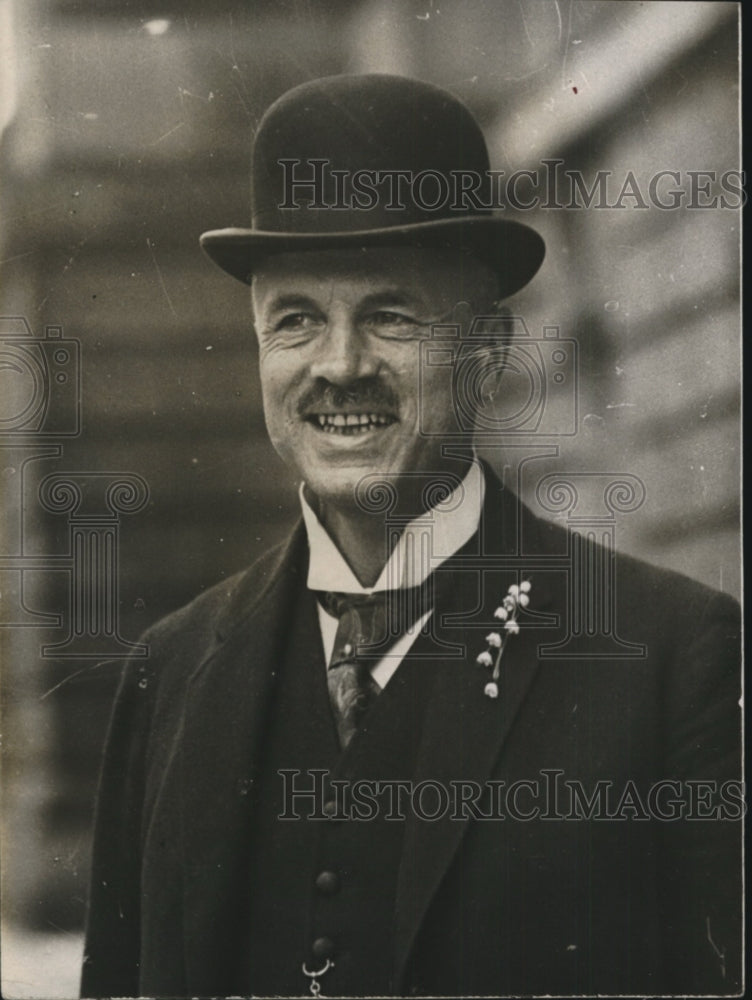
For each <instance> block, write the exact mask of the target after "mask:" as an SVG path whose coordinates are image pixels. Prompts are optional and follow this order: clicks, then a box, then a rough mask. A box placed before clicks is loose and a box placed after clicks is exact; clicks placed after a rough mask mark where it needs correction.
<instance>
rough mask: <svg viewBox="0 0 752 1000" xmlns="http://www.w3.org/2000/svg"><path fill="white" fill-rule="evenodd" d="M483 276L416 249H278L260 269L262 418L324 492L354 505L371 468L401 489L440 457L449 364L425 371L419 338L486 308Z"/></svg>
mask: <svg viewBox="0 0 752 1000" xmlns="http://www.w3.org/2000/svg"><path fill="white" fill-rule="evenodd" d="M490 287H491V278H490V275H489V274H488V272H487V269H486V268H485V267H484V266H482V265H480V264H476V263H475V262H473V263H472V264H469V265H467V264H466V265H465V266H464V267H463V268H462V269H461V270H458V268H457V265H456V263H455V264H454V265H452V264H451V263H450V262H449V261H448V260H447V259H445V258H444V257H442V256H441V255H440V254H438V253H436V252H434V251H430V250H421V249H413V248H399V249H394V248H371V249H368V250H359V249H355V250H350V251H346V252H343V251H336V252H332V251H323V252H318V251H317V252H311V251H308V252H304V253H297V254H281V255H278V256H275V257H272V258H270V259H269V260H268V261H267V262H266V263H265V264H264V266H263V268H262V269H261V270H259V271H258V272H257V273H256V275H255V276H254V281H253V311H254V320H255V326H256V332H257V335H258V339H259V348H260V371H261V386H262V392H263V399H264V413H265V417H266V425H267V428H268V431H269V435H270V437H271V440H272V443H273V444H274V447H275V448H276V450H277V451H278V453H279V454H280V456H281V457H282V459H283V460H284V461H285V462H286V463H287V464H288V465H289V466H290V467H291V468H293V469H294V470H295V471H296V472H297V474H298V475H299V476H300V477H301V479H303V480H304V481H305V483H306V485H307V488H308V489H309V490H310V491H312V493H313V494H314V495H315V497H317V498H318V500H319V502H320V503H322V504H324V505H326V504H332V505H335V506H341V507H352V505H353V504H354V502H355V500H354V497H355V489H356V487H357V485H358V483H359V482H360V481H361V480H362V479H363V477H364V476H367V475H370V474H373V473H376V474H384V475H389V477H390V481H392V482H395V480H394V479H393V478H391V477H395V476H396V477H398V479H397V482H396V483H395V485H397V486H398V488H399V485H400V481H399V479H400V477H401V479H402V485H404V486H406V487H407V486H408V483H409V479H410V477H408V476H407V474H408V473H431V472H440V471H441V470H442V469H443V468H446V466H447V459H446V458H445V457H444V456H443V455H442V448H441V445H442V441H443V440H446V438H447V436H448V435H450V434H451V435H454V440H456V435H457V433H458V428H457V425H456V422H455V418H454V411H453V408H452V405H451V374H452V373H451V367H450V366H438V365H432V366H429V365H425V364H424V365H423V369H422V371H421V356H422V355H421V342H422V341H423V340H425V339H426V338H427V337H430V336H431V327H432V324H434V323H439V322H441V323H449V322H459V321H460V314H461V313H463V311H464V313H467V312H469V311H471V310H472V307H475V309H476V311H481V310H482V307H483V304H484V303H482V302H481V300H482V299H483V298H484V297H485V298H486V299H487V300H489V301H486V302H485V306H486V308H487V307H488V305H489V304H490V298H491V297H492V295H491V293H490ZM461 303H464V304H465V305H464V306H462V305H459V304H461ZM468 303H469V304H470V305H469V306H468ZM458 306H459V308H458ZM469 439H470V435H467V440H468V441H469ZM453 467H454V468H456V463H453ZM423 482H424V483H425V480H423Z"/></svg>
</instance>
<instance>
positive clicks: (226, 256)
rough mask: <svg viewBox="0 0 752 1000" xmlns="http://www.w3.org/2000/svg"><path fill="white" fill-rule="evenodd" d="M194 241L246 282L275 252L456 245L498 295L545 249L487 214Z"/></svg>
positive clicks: (226, 233)
mask: <svg viewBox="0 0 752 1000" xmlns="http://www.w3.org/2000/svg"><path fill="white" fill-rule="evenodd" d="M200 243H201V246H202V248H203V249H204V251H205V252H206V253H207V254H208V256H209V257H210V258H211V259H212V260H213V261H214V263H215V264H217V265H218V266H219V267H221V268H222V270H223V271H226V272H227V273H228V274H230V275H232V277H233V278H237V279H238V280H239V281H243V282H245V283H246V284H250V283H251V280H252V278H253V274H254V271H255V270H256V268H257V267H258V266H259V264H260V263H261V262H262V261H263V260H265V259H267V258H268V257H270V256H272V255H275V254H281V253H299V252H301V251H305V250H333V249H339V248H341V249H345V248H347V247H353V248H361V247H389V246H402V247H404V246H409V247H425V248H443V249H449V250H458V251H462V252H467V253H471V254H473V255H474V256H476V257H478V258H479V259H480V260H482V261H484V262H485V263H486V264H488V265H489V266H490V267H491V268H492V269H493V270H494V271H495V273H496V274H497V275H498V279H499V293H498V294H499V298H506V297H507V296H509V295H513V294H514V293H515V292H517V291H519V290H520V289H521V288H522V287H523V286H524V285H526V284H527V283H528V281H530V279H531V278H532V277H533V275H534V274H535V273H536V272H537V270H538V268H539V267H540V266H541V263H542V262H543V258H544V256H545V252H546V248H545V243H544V242H543V239H542V238H541V237H540V236H539V235H538V233H537V232H536V231H535V230H534V229H531V228H530V227H529V226H526V225H524V224H523V223H521V222H515V221H513V220H511V219H501V218H498V217H493V216H482V217H475V218H468V217H467V216H465V217H463V218H461V219H437V220H435V221H431V222H420V223H414V224H412V225H406V226H390V227H387V228H383V229H363V230H356V231H352V232H335V233H326V232H324V233H280V232H265V231H262V230H258V229H235V228H233V229H213V230H210V231H209V232H207V233H204V234H203V235H202V236H201V238H200Z"/></svg>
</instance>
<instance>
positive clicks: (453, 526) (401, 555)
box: [300, 461, 486, 594]
mask: <svg viewBox="0 0 752 1000" xmlns="http://www.w3.org/2000/svg"><path fill="white" fill-rule="evenodd" d="M485 492H486V483H485V479H484V477H483V471H482V469H481V467H480V464H479V463H478V462H477V461H474V462H473V463H472V464H471V465H470V469H469V471H468V473H467V475H466V476H465V478H464V479H463V480H462V482H461V483H460V484H459V486H457V488H456V489H455V490H454V491H453V492H452V493H451V494H450V496H449V497H447V499H446V500H444V501H443V502H442V503H439V504H437V505H436V506H435V507H432V508H431V509H430V510H428V511H426V512H425V513H424V514H421V515H420V516H419V517H416V518H414V519H413V520H412V521H410V522H409V523H408V524H407V526H406V527H405V529H404V531H403V532H402V534H401V536H400V538H399V541H398V542H397V544H396V545H395V547H394V549H393V550H392V554H391V556H390V557H389V559H388V561H387V563H386V565H385V566H384V568H383V570H382V571H381V575H380V576H379V578H378V580H377V581H376V583H375V584H374V586H373V587H363V586H362V585H361V584H360V583H359V582H358V579H357V577H356V576H355V574H354V573H353V571H352V570H351V569H350V567H349V566H348V564H347V562H346V561H345V559H344V557H343V556H342V554H341V553H340V551H339V549H338V548H337V546H336V545H335V543H334V542H333V541H332V539H331V537H330V536H329V534H328V532H327V531H326V528H324V526H323V525H322V524H321V522H320V521H319V519H318V517H317V516H316V514H315V513H314V511H313V509H312V508H311V506H310V504H309V503H308V501H307V500H306V499H305V497H304V495H303V485H302V484H301V487H300V505H301V507H302V509H303V521H304V522H305V527H306V532H307V533H308V545H309V548H310V563H309V568H308V587H309V589H310V590H335V591H344V592H346V593H351V594H370V593H373V592H374V591H379V590H396V589H399V588H403V587H418V586H420V584H422V583H423V582H424V581H425V579H426V577H428V575H429V574H430V573H431V572H433V570H435V569H436V568H437V566H440V565H441V564H442V563H443V562H444V561H445V560H447V559H449V557H450V556H453V555H454V554H455V552H457V551H458V550H459V549H461V548H462V546H463V545H464V544H465V542H467V541H468V540H469V539H470V538H471V537H472V536H473V534H474V533H475V531H476V530H477V528H478V524H479V523H480V515H481V511H482V509H483V500H484V497H485Z"/></svg>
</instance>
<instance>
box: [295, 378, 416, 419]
mask: <svg viewBox="0 0 752 1000" xmlns="http://www.w3.org/2000/svg"><path fill="white" fill-rule="evenodd" d="M345 406H357V407H358V408H360V409H362V410H363V411H365V412H368V411H370V410H391V411H393V412H396V411H397V410H398V409H399V399H398V398H397V394H396V393H395V392H394V390H393V389H392V388H391V387H390V386H388V385H386V384H385V383H384V382H383V381H382V380H381V379H380V378H379V377H378V376H377V375H374V376H368V377H366V378H358V379H353V381H352V382H350V383H348V384H347V385H334V384H333V383H332V382H328V381H327V380H326V379H317V380H316V381H315V382H314V383H313V385H311V387H310V388H309V389H307V390H306V391H305V392H304V393H303V395H302V396H301V397H300V400H299V401H298V413H299V414H300V415H301V416H302V415H305V414H306V413H310V412H312V411H313V412H316V413H325V412H327V411H328V410H339V409H342V408H343V407H345Z"/></svg>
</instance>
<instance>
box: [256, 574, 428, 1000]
mask: <svg viewBox="0 0 752 1000" xmlns="http://www.w3.org/2000/svg"><path fill="white" fill-rule="evenodd" d="M418 641H420V639H419V640H418ZM431 682H432V671H431V663H430V662H428V663H427V662H426V661H425V660H416V661H410V659H407V660H405V661H403V663H402V664H401V666H400V667H399V669H398V670H397V671H396V673H395V674H394V675H393V676H392V678H391V680H390V682H389V684H388V685H387V686H386V687H385V689H384V690H383V692H382V693H381V695H380V696H379V698H378V700H377V701H376V702H375V704H374V705H373V706H372V707H371V708H370V709H369V711H368V713H367V715H366V717H365V719H364V720H363V725H362V728H361V731H360V732H358V733H356V735H355V736H354V737H353V739H352V741H351V743H350V745H349V746H348V747H347V749H346V750H345V751H344V752H342V751H341V750H340V747H339V744H338V740H337V735H336V729H335V725H334V719H333V716H332V711H331V708H330V705H329V697H328V692H327V687H326V668H325V663H324V656H323V650H322V643H321V635H320V631H319V625H318V621H317V615H316V606H315V602H314V600H313V597H312V596H311V595H310V594H309V593H308V592H307V591H305V590H303V591H302V592H301V593H300V595H299V600H298V601H297V602H296V605H295V609H294V612H293V614H292V620H291V622H290V629H289V640H288V642H287V644H286V650H285V653H284V656H283V658H282V661H281V662H280V664H279V668H278V671H277V677H276V682H275V693H274V696H273V700H272V707H271V711H270V714H269V717H268V730H267V736H266V739H265V741H264V746H265V753H264V758H263V763H262V765H261V770H260V773H259V777H258V780H257V791H256V801H255V804H254V809H253V815H254V830H253V837H252V840H251V843H250V852H249V853H250V869H249V875H248V903H249V919H248V929H249V933H248V938H247V950H246V951H245V961H244V965H245V968H244V969H243V970H241V976H240V979H241V981H244V983H245V988H246V989H247V990H252V991H253V993H255V994H257V995H259V994H260V995H269V994H278V995H279V994H281V995H290V994H292V995H295V994H298V995H299V994H301V993H305V992H307V990H308V984H309V980H308V979H307V978H306V976H305V975H304V973H303V971H302V964H303V963H304V962H305V963H306V967H307V969H309V970H311V971H313V970H315V969H321V968H322V966H324V965H325V963H326V959H327V958H328V959H329V960H330V961H332V962H333V963H334V965H333V967H331V968H330V969H329V970H328V971H327V972H326V973H325V974H324V975H323V976H322V978H321V987H322V991H323V992H324V993H325V994H328V995H347V996H357V995H378V994H384V993H390V992H393V990H394V984H393V983H392V982H391V977H392V972H393V970H392V962H391V956H392V940H391V938H392V932H393V923H394V900H395V893H396V885H397V874H398V871H399V865H400V859H401V855H402V841H403V828H404V821H403V820H402V819H399V818H398V819H387V818H386V816H387V814H389V812H390V806H392V807H393V808H392V812H393V814H394V815H396V816H400V815H406V813H407V810H408V809H409V808H410V806H409V802H408V801H407V800H404V801H403V800H400V799H398V798H393V799H392V800H391V801H390V796H395V795H396V786H394V785H391V787H383V786H382V789H381V792H380V794H379V792H378V791H377V790H376V788H375V786H374V785H370V784H369V785H365V784H363V782H379V781H380V782H384V781H394V780H402V781H406V780H409V779H410V778H411V777H412V774H413V768H414V762H415V755H416V750H417V747H418V743H419V739H420V732H421V724H422V716H423V711H424V707H425V704H426V700H427V699H426V695H427V693H428V691H429V689H430V686H431ZM338 781H339V782H342V784H340V785H337V784H336V783H337V782H338ZM332 782H335V784H332ZM356 784H357V787H358V788H359V789H360V800H359V801H357V802H356V801H353V799H352V795H353V792H354V790H355V786H356ZM308 793H310V794H308ZM282 815H284V816H286V817H287V818H285V819H280V818H279V817H280V816H282Z"/></svg>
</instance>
